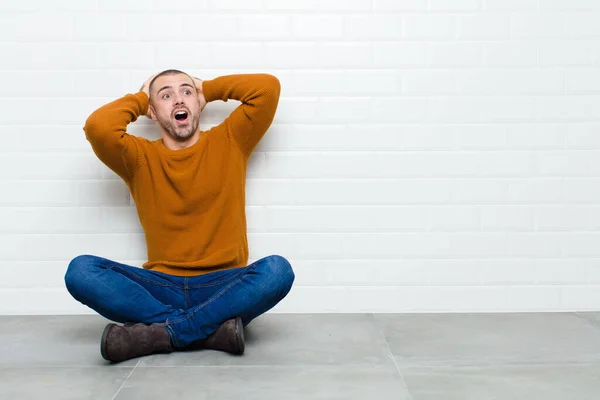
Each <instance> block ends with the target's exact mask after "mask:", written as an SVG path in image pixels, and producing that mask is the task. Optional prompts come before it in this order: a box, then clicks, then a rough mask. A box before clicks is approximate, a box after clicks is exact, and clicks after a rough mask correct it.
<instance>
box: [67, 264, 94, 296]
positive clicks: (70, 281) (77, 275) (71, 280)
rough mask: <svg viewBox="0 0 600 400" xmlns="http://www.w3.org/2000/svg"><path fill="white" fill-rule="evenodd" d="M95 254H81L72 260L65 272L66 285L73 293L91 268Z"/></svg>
mask: <svg viewBox="0 0 600 400" xmlns="http://www.w3.org/2000/svg"><path fill="white" fill-rule="evenodd" d="M94 258H95V257H94V256H90V255H81V256H77V257H75V258H74V259H72V260H71V262H70V263H69V266H68V267H67V272H66V273H65V285H66V286H67V290H68V291H69V292H70V293H71V294H73V291H76V290H77V288H79V286H80V285H81V283H82V281H83V278H84V277H85V276H86V275H87V273H88V272H89V270H90V266H91V264H92V262H93V260H94Z"/></svg>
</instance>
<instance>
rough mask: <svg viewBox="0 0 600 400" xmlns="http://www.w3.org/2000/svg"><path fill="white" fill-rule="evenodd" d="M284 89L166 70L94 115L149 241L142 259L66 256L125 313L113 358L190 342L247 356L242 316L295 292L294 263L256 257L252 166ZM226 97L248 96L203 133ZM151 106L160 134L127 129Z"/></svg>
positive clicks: (70, 274)
mask: <svg viewBox="0 0 600 400" xmlns="http://www.w3.org/2000/svg"><path fill="white" fill-rule="evenodd" d="M279 92H280V86H279V81H278V80H277V78H275V77H273V76H271V75H267V74H249V75H230V76H222V77H219V78H216V79H213V80H206V81H201V80H199V79H197V78H192V77H190V76H189V75H187V74H185V73H183V72H181V71H177V70H167V71H163V72H161V73H159V74H157V75H155V76H153V77H150V78H149V79H148V80H147V81H146V82H145V83H144V84H143V86H142V88H141V90H140V92H138V93H136V94H129V95H126V96H125V97H123V98H121V99H119V100H116V101H114V102H112V103H109V104H107V105H105V106H103V107H101V108H100V109H98V110H97V111H95V112H94V113H93V114H92V115H91V116H90V117H89V118H88V120H87V122H86V124H85V127H84V131H85V133H86V137H87V139H88V140H89V142H90V143H91V145H92V148H93V150H94V153H95V154H96V155H97V156H98V158H99V159H100V160H101V161H102V162H103V163H105V164H106V165H107V166H108V167H109V168H110V169H112V170H113V171H114V172H115V173H116V174H117V175H119V176H120V177H121V178H122V179H123V180H124V181H125V183H126V184H127V186H128V187H129V190H130V191H131V194H132V197H133V199H134V200H135V204H136V207H137V212H138V216H139V218H140V221H141V224H142V226H143V228H144V232H145V234H146V244H147V248H148V261H147V262H146V263H145V264H144V265H143V267H144V268H136V267H133V266H129V265H125V264H121V263H118V262H115V261H111V260H108V259H105V258H101V257H97V256H91V255H82V256H78V257H76V258H75V259H73V260H72V261H71V263H70V264H69V266H68V269H67V272H66V275H65V283H66V286H67V289H68V290H69V292H70V293H71V295H72V296H73V297H74V298H75V299H77V300H78V301H80V302H81V303H83V304H85V305H87V306H89V307H90V308H92V309H94V310H95V311H97V312H98V313H99V314H101V315H103V316H104V317H106V318H108V319H110V320H113V321H116V322H121V323H125V324H124V325H117V324H114V323H110V324H108V325H107V326H106V328H105V329H104V332H103V334H102V339H101V354H102V356H103V357H104V358H105V359H107V360H110V361H115V362H118V361H123V360H127V359H130V358H133V357H138V356H142V355H147V354H152V353H159V352H161V353H164V352H171V351H174V350H177V349H189V348H210V349H217V350H222V351H227V352H230V353H234V354H241V353H243V351H244V335H243V326H245V325H247V324H248V323H249V322H250V321H251V320H252V319H254V318H256V317H257V316H259V315H260V314H262V313H264V312H266V311H267V310H269V309H270V308H272V307H273V306H275V305H276V304H277V303H278V302H279V301H281V299H283V298H284V297H285V296H286V295H287V293H288V292H289V290H290V288H291V286H292V283H293V281H294V273H293V271H292V268H291V265H290V263H289V262H288V261H287V260H286V259H285V258H283V257H281V256H277V255H273V256H269V257H265V258H262V259H260V260H258V261H256V262H254V263H252V264H250V265H247V262H248V241H247V236H246V215H245V183H246V182H245V179H246V168H247V163H248V158H249V156H250V154H251V153H252V151H253V150H254V148H255V147H256V145H257V143H258V142H259V140H260V139H261V138H262V136H263V135H264V134H265V132H266V131H267V129H268V128H269V126H270V125H271V122H272V121H273V117H274V115H275V110H276V109H277V103H278V101H279ZM228 99H235V100H239V101H241V102H242V104H241V105H239V106H238V107H237V108H236V109H235V110H234V111H233V112H232V113H231V115H230V116H229V117H228V118H227V119H226V120H225V121H224V122H222V123H221V124H220V125H218V126H216V127H214V128H212V129H210V130H208V131H206V132H202V131H200V130H199V121H200V115H201V113H202V110H203V108H204V106H205V105H206V103H207V102H211V101H214V100H223V101H227V100H228ZM142 115H146V116H148V117H149V118H151V119H152V120H154V121H156V122H157V123H158V125H159V126H160V131H161V136H162V138H161V139H159V140H156V141H150V140H147V139H144V138H140V137H136V136H132V135H129V134H127V133H126V128H127V125H128V124H129V123H131V122H134V121H135V120H136V119H137V118H138V117H139V116H142Z"/></svg>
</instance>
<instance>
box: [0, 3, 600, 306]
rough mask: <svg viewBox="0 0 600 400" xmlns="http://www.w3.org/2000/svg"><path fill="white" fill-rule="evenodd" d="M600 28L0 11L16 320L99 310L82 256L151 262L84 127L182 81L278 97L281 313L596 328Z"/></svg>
mask: <svg viewBox="0 0 600 400" xmlns="http://www.w3.org/2000/svg"><path fill="white" fill-rule="evenodd" d="M599 20H600V2H598V1H597V0H352V1H349V0H348V1H337V0H328V1H323V0H227V1H224V0H194V1H191V0H179V1H172V2H165V1H160V0H154V1H146V0H144V1H142V0H138V1H116V0H96V1H82V2H73V1H65V0H60V1H59V0H51V1H42V0H21V1H18V2H15V1H7V0H0V53H1V54H2V62H1V63H0V77H1V78H0V81H1V87H2V91H1V94H0V109H1V110H2V111H3V112H2V113H0V138H1V139H2V141H1V143H2V145H1V146H0V193H2V195H1V196H0V221H1V222H2V223H1V224H0V273H1V274H2V279H0V314H15V313H31V314H40V313H41V314H44V313H79V312H84V313H85V312H89V310H87V309H86V308H85V307H83V306H81V305H79V304H78V303H77V302H75V301H74V300H72V299H71V298H70V297H69V295H68V293H67V292H66V289H65V288H64V283H63V275H64V272H65V268H66V266H67V264H68V262H69V261H70V260H71V259H72V258H73V257H75V256H77V255H79V254H86V253H91V254H97V255H101V256H104V257H108V258H114V259H116V260H119V261H121V262H127V263H131V264H134V265H138V266H139V265H141V264H142V263H143V262H144V261H145V251H146V248H145V243H144V237H143V232H142V229H141V226H140V224H139V221H138V219H137V214H136V212H135V209H134V206H133V203H132V201H131V198H130V195H129V193H128V191H127V187H126V186H125V185H124V184H123V183H122V182H121V181H120V180H119V179H118V177H117V176H116V175H115V174H113V173H112V172H111V171H110V170H108V169H107V168H106V167H105V166H104V165H103V164H101V163H100V162H99V161H98V160H97V159H96V157H95V156H94V154H93V153H92V151H91V148H90V146H89V144H88V143H87V141H86V140H85V137H84V133H83V131H82V129H81V128H82V126H83V124H84V122H85V119H86V118H87V116H88V115H89V114H90V113H91V112H92V111H93V110H94V109H96V108H97V107H99V106H100V105H102V104H104V103H106V102H108V101H110V100H112V99H115V98H117V97H120V96H122V95H124V94H126V93H129V92H135V91H137V89H138V88H139V87H140V85H141V83H142V82H143V81H144V80H145V79H146V78H147V77H148V76H149V75H151V74H152V73H155V72H157V71H159V70H162V69H166V68H179V69H184V70H187V71H189V72H190V73H193V74H195V75H197V76H200V77H204V78H213V77H216V76H218V75H223V74H230V73H242V72H269V73H272V74H274V75H276V76H278V77H279V79H280V80H281V82H282V98H281V101H280V107H279V111H278V113H277V116H276V118H275V123H274V125H273V126H272V128H271V130H270V131H269V133H268V134H267V135H266V136H265V138H264V139H263V141H262V142H261V143H260V144H259V146H258V148H257V150H256V152H255V153H254V154H253V155H252V159H251V163H250V169H249V172H248V186H247V188H248V189H247V192H248V198H247V200H248V204H247V214H248V229H249V240H250V251H251V261H253V260H255V259H257V258H260V257H263V256H267V255H269V254H281V255H284V256H286V257H287V258H288V259H290V261H291V262H292V264H293V265H294V267H295V270H296V276H297V280H296V286H295V288H294V290H293V291H292V293H291V294H290V296H289V297H288V298H287V299H286V300H285V301H284V302H283V303H282V304H281V305H279V306H278V307H277V308H276V311H288V312H330V311H340V312H434V311H442V312H444V311H448V312H458V311H491V312H502V311H564V310H599V309H600V247H599V246H598V243H600V161H598V160H600V139H599V138H600V135H599V132H600V74H599V72H600V24H598V21H599ZM235 106H236V104H235V102H228V103H227V104H223V103H219V104H211V105H209V107H208V108H207V111H206V115H205V119H204V120H203V125H202V127H203V128H206V127H208V126H210V125H213V124H217V123H219V122H221V121H222V120H223V118H225V117H226V116H227V115H228V114H229V113H230V112H231V110H232V109H233V108H234V107H235ZM130 132H131V133H133V134H137V135H142V136H145V137H148V138H157V137H158V131H157V129H156V128H155V127H153V126H152V125H151V124H150V123H149V121H147V120H144V121H140V122H138V123H136V124H134V125H132V126H131V129H130Z"/></svg>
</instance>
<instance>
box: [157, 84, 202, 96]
mask: <svg viewBox="0 0 600 400" xmlns="http://www.w3.org/2000/svg"><path fill="white" fill-rule="evenodd" d="M183 86H189V87H191V88H192V89H193V88H194V86H192V84H190V83H182V84H181V85H179V87H183ZM165 89H173V88H172V87H171V86H163V87H161V88H160V89H158V92H156V94H159V93H160V92H161V90H165Z"/></svg>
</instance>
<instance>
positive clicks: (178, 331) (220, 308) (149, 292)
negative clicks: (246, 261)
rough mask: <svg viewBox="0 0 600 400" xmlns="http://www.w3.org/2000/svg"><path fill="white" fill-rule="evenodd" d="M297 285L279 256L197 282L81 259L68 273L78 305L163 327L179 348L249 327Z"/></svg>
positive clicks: (86, 257) (197, 278) (115, 317)
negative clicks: (228, 326) (235, 325)
mask: <svg viewBox="0 0 600 400" xmlns="http://www.w3.org/2000/svg"><path fill="white" fill-rule="evenodd" d="M293 282H294V272H293V271H292V267H291V265H290V263H289V262H288V261H287V260H286V259H285V258H283V257H281V256H278V255H272V256H269V257H265V258H262V259H260V260H257V261H256V262H254V263H252V264H250V265H248V266H246V267H243V268H234V269H228V270H224V271H217V272H211V273H208V274H205V275H199V276H193V277H182V276H174V275H168V274H164V273H161V272H155V271H152V270H146V269H143V268H138V267H133V266H130V265H125V264H121V263H118V262H115V261H111V260H108V259H106V258H102V257H96V256H92V255H81V256H78V257H75V258H74V259H73V260H72V261H71V263H70V264H69V267H68V269H67V272H66V274H65V284H66V286H67V289H68V290H69V293H71V295H72V296H73V297H74V298H75V299H76V300H78V301H80V302H81V303H83V304H85V305H87V306H88V307H90V308H92V309H93V310H95V311H96V312H98V313H99V314H100V315H102V316H104V317H106V318H108V319H110V320H113V321H116V322H143V323H145V324H150V323H156V322H158V323H164V324H165V327H166V328H167V330H168V331H169V334H170V335H171V342H172V343H173V345H174V346H175V347H176V348H183V347H185V346H187V345H189V344H191V343H192V342H194V341H196V340H200V339H204V338H206V337H207V336H209V335H210V334H212V333H213V332H214V331H216V330H217V329H218V328H219V326H220V325H221V324H222V323H223V322H225V321H227V320H228V319H231V318H235V317H237V316H240V317H241V318H242V322H243V324H244V325H247V324H248V323H249V322H250V321H252V320H253V319H254V318H256V317H258V316H259V315H261V314H262V313H264V312H266V311H267V310H269V309H271V308H272V307H274V306H275V305H276V304H277V303H278V302H279V301H281V300H282V299H283V298H284V297H285V296H286V295H287V294H288V292H289V291H290V289H291V287H292V283H293Z"/></svg>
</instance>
